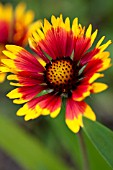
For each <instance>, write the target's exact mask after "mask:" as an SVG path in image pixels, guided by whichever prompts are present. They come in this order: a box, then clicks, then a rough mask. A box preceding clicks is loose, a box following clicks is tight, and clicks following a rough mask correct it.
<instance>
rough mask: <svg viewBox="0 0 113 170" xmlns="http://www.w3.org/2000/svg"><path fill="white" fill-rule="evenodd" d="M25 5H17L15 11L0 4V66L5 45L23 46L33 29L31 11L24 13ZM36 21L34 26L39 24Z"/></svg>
mask: <svg viewBox="0 0 113 170" xmlns="http://www.w3.org/2000/svg"><path fill="white" fill-rule="evenodd" d="M25 9H26V5H25V3H19V4H18V5H17V6H16V9H15V11H13V8H12V6H11V4H6V5H2V4H1V3H0V66H1V59H2V58H6V57H5V56H4V55H3V54H2V50H4V49H5V45H6V44H15V45H20V46H23V47H24V46H25V45H26V44H27V39H28V36H29V34H30V31H31V30H33V29H34V24H33V25H32V24H31V23H32V21H33V19H34V12H33V11H31V10H28V11H25ZM39 23H40V21H38V22H37V23H35V24H37V25H38V24H39ZM5 75H6V74H5V73H2V74H0V82H3V81H4V79H5Z"/></svg>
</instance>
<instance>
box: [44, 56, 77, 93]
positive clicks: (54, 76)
mask: <svg viewBox="0 0 113 170" xmlns="http://www.w3.org/2000/svg"><path fill="white" fill-rule="evenodd" d="M74 72H75V71H74V68H73V62H72V60H71V59H70V58H65V59H57V60H53V61H52V62H51V63H49V64H47V65H46V74H45V77H46V82H47V84H48V85H49V87H51V88H53V89H54V90H56V91H61V92H68V91H69V90H70V89H71V88H72V86H73V78H74V76H75V74H74Z"/></svg>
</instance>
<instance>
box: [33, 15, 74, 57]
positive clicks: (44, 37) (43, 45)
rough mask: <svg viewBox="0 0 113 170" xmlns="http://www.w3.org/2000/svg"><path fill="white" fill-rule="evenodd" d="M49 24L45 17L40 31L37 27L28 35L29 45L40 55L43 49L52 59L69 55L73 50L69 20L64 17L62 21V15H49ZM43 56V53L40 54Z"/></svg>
mask: <svg viewBox="0 0 113 170" xmlns="http://www.w3.org/2000/svg"><path fill="white" fill-rule="evenodd" d="M51 22H52V24H50V23H49V22H48V21H47V20H46V19H45V20H44V25H43V26H42V31H41V30H40V29H37V31H36V32H33V34H32V37H30V45H31V47H32V48H33V49H35V51H37V54H38V55H39V56H40V57H41V55H42V54H41V51H44V52H45V53H46V54H47V55H49V56H50V57H51V58H52V59H56V58H57V57H61V58H62V57H64V56H70V55H71V53H72V50H73V33H72V31H71V30H70V20H69V18H66V20H65V22H63V19H62V17H61V16H60V18H59V17H58V18H55V16H52V17H51ZM42 56H43V55H42Z"/></svg>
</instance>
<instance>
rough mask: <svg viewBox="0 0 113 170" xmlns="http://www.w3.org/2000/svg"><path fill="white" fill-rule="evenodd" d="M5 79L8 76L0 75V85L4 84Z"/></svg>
mask: <svg viewBox="0 0 113 170" xmlns="http://www.w3.org/2000/svg"><path fill="white" fill-rule="evenodd" d="M5 78H6V74H5V73H0V83H3V82H4V80H5Z"/></svg>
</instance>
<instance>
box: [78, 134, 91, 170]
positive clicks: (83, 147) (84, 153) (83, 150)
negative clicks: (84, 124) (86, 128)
mask: <svg viewBox="0 0 113 170" xmlns="http://www.w3.org/2000/svg"><path fill="white" fill-rule="evenodd" d="M78 138H79V143H80V147H81V153H82V158H83V170H89V162H88V155H87V149H86V145H85V142H84V137H83V134H82V132H81V131H80V132H79V133H78Z"/></svg>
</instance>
